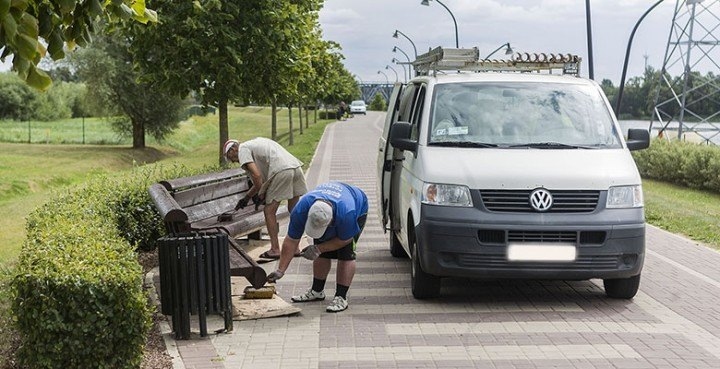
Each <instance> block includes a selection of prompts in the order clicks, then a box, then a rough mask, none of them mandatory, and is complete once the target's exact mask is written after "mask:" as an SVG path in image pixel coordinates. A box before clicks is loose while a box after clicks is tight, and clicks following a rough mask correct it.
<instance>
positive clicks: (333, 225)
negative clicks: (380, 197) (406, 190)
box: [288, 182, 368, 242]
mask: <svg viewBox="0 0 720 369" xmlns="http://www.w3.org/2000/svg"><path fill="white" fill-rule="evenodd" d="M318 199H321V200H326V201H328V202H329V203H330V204H331V205H332V207H333V219H332V222H330V225H329V226H328V227H327V229H326V230H325V234H323V236H322V237H321V238H320V241H321V242H325V241H328V240H331V239H333V238H335V237H337V238H339V239H341V240H349V239H351V238H353V237H355V236H356V235H357V234H358V233H360V227H359V226H358V222H357V221H358V218H360V216H362V215H365V214H367V212H368V200H367V196H366V195H365V193H364V192H363V191H362V190H361V189H359V188H357V187H355V186H351V185H349V184H345V183H341V182H328V183H323V184H321V185H319V186H317V187H315V189H314V190H312V191H310V192H308V193H306V194H305V195H303V196H302V197H301V198H300V200H299V201H298V203H297V204H296V205H295V207H294V208H293V211H292V213H291V214H290V225H289V226H288V236H289V237H290V238H292V239H296V240H298V239H300V237H302V235H303V233H304V232H305V223H306V222H307V217H308V211H310V207H311V206H312V204H313V203H314V202H315V200H318Z"/></svg>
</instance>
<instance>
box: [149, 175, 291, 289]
mask: <svg viewBox="0 0 720 369" xmlns="http://www.w3.org/2000/svg"><path fill="white" fill-rule="evenodd" d="M251 186H252V182H251V181H250V179H249V177H248V176H247V175H246V174H245V172H244V171H243V170H241V169H230V170H226V171H223V172H218V173H209V174H202V175H197V176H191V177H183V178H176V179H171V180H166V181H160V182H159V183H156V184H153V185H152V186H151V187H150V189H149V192H150V196H151V197H152V199H153V202H154V203H155V207H156V208H157V210H158V212H159V213H160V216H161V217H162V219H163V221H164V222H165V226H166V228H167V230H168V233H170V235H181V234H187V233H192V232H210V233H212V232H224V233H226V234H227V235H228V236H230V237H228V238H229V242H230V249H231V251H230V273H231V275H233V276H244V277H245V278H247V280H248V281H249V282H250V284H251V285H252V286H253V287H255V288H260V287H262V286H263V285H264V284H265V279H266V273H265V270H264V269H263V268H262V267H260V266H259V265H258V264H257V262H255V260H254V259H253V258H252V257H250V256H249V255H247V253H246V252H245V251H244V250H243V249H242V248H241V247H240V246H239V245H238V243H237V241H236V240H235V238H236V237H242V236H248V237H249V238H254V239H260V231H261V229H262V228H263V227H265V216H264V214H263V208H264V206H262V205H261V206H259V207H258V209H255V205H253V203H252V202H250V203H249V204H248V206H246V207H245V208H244V209H241V210H238V211H237V212H236V213H235V214H234V216H233V217H232V219H231V220H228V221H218V215H220V214H222V213H225V212H228V211H232V210H233V209H234V208H235V205H236V204H237V202H238V201H239V200H240V199H242V198H243V197H245V193H246V192H247V191H248V190H249V189H250V187H251ZM286 216H288V212H287V208H286V207H280V208H279V209H278V212H277V217H278V219H282V218H283V217H286Z"/></svg>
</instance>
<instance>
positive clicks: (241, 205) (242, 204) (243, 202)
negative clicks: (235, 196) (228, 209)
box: [235, 197, 250, 211]
mask: <svg viewBox="0 0 720 369" xmlns="http://www.w3.org/2000/svg"><path fill="white" fill-rule="evenodd" d="M248 202H250V199H248V198H247V197H243V198H242V199H240V201H238V203H237V205H235V211H238V210H240V209H242V208H244V207H246V206H247V204H248Z"/></svg>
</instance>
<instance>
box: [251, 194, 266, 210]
mask: <svg viewBox="0 0 720 369" xmlns="http://www.w3.org/2000/svg"><path fill="white" fill-rule="evenodd" d="M252 202H253V204H255V211H257V210H258V208H259V207H260V205H262V203H263V198H262V197H260V195H259V194H255V196H253V197H252Z"/></svg>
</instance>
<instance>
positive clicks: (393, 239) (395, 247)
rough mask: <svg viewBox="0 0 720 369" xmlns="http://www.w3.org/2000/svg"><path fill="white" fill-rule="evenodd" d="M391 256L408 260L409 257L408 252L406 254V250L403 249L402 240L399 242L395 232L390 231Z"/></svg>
mask: <svg viewBox="0 0 720 369" xmlns="http://www.w3.org/2000/svg"><path fill="white" fill-rule="evenodd" d="M390 255H392V256H393V257H395V258H399V259H407V257H408V254H407V252H405V249H403V247H402V245H401V244H400V240H398V238H397V235H396V234H395V232H393V231H390Z"/></svg>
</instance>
